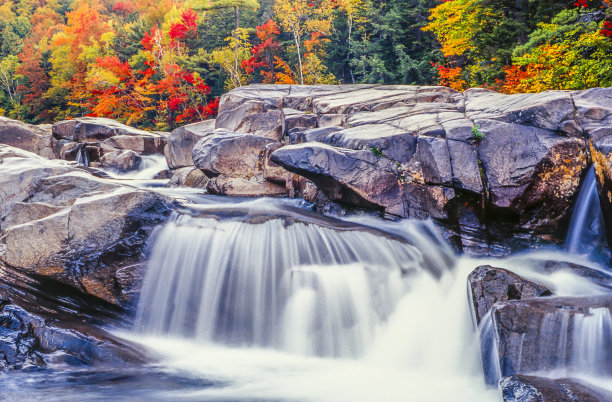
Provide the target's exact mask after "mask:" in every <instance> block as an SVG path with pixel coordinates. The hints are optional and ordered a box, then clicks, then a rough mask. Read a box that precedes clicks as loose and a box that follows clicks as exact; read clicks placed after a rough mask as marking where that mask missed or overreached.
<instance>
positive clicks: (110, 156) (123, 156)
mask: <svg viewBox="0 0 612 402" xmlns="http://www.w3.org/2000/svg"><path fill="white" fill-rule="evenodd" d="M141 162H142V158H141V157H140V155H138V154H137V153H136V152H134V151H113V152H110V153H107V154H104V156H102V158H100V163H101V166H102V167H105V168H111V169H115V170H118V171H120V172H129V171H130V170H136V169H138V167H139V166H140V163H141Z"/></svg>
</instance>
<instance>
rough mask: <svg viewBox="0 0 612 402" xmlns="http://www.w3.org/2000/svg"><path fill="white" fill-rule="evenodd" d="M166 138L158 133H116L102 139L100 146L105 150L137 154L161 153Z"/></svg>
mask: <svg viewBox="0 0 612 402" xmlns="http://www.w3.org/2000/svg"><path fill="white" fill-rule="evenodd" d="M166 143H167V138H166V137H165V136H164V135H158V134H148V135H145V134H138V135H117V136H114V137H111V138H109V139H107V140H104V141H103V142H102V143H101V144H100V147H101V148H102V149H103V150H104V151H105V152H113V151H115V150H126V151H132V152H136V153H137V154H139V155H152V154H163V153H164V148H165V147H166Z"/></svg>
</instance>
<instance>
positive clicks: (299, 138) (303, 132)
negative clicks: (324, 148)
mask: <svg viewBox="0 0 612 402" xmlns="http://www.w3.org/2000/svg"><path fill="white" fill-rule="evenodd" d="M341 130H342V127H324V128H311V129H303V128H301V127H297V128H294V129H292V130H290V131H289V133H288V134H289V144H301V143H303V142H311V141H317V142H325V139H326V138H327V137H328V136H329V135H331V134H333V133H335V132H338V131H341Z"/></svg>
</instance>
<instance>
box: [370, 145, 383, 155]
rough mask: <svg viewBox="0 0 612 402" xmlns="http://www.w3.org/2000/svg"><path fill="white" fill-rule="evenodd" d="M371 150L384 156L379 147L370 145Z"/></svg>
mask: <svg viewBox="0 0 612 402" xmlns="http://www.w3.org/2000/svg"><path fill="white" fill-rule="evenodd" d="M370 152H372V153H373V154H374V155H376V156H378V157H381V156H384V154H383V151H382V149H380V148H378V147H370Z"/></svg>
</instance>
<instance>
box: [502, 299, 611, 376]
mask: <svg viewBox="0 0 612 402" xmlns="http://www.w3.org/2000/svg"><path fill="white" fill-rule="evenodd" d="M611 310H612V297H610V296H609V295H603V296H592V297H544V298H536V299H526V300H509V301H506V302H498V303H497V304H495V305H494V306H493V308H492V310H491V314H492V317H493V327H494V331H495V334H496V335H495V337H496V339H497V352H498V356H499V364H500V372H501V374H502V376H508V375H512V374H517V373H530V372H535V371H538V370H553V369H559V368H568V367H569V368H576V369H579V370H583V371H584V370H588V371H593V372H597V373H598V374H599V375H609V374H610V373H612V352H611V351H612V337H610V336H609V335H610V332H608V330H606V329H604V327H605V326H606V325H608V326H609V322H608V321H607V319H606V318H605V317H606V316H607V317H609V316H610V311H611ZM598 317H599V318H598ZM600 322H601V323H602V325H603V326H600V324H599V323H600ZM591 324H592V325H595V326H597V328H598V329H597V331H603V332H601V333H600V337H598V338H596V339H595V338H591V337H589V333H590V332H589V325H591ZM593 330H595V327H593ZM588 350H594V351H596V354H595V355H593V354H591V353H589V352H588Z"/></svg>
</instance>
